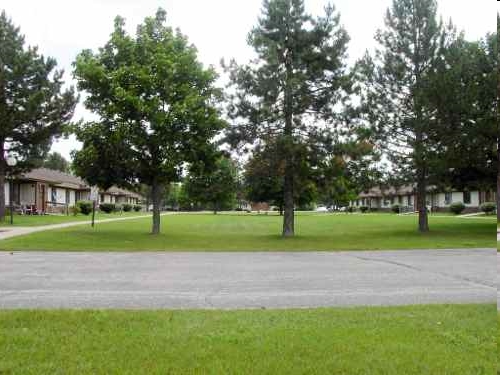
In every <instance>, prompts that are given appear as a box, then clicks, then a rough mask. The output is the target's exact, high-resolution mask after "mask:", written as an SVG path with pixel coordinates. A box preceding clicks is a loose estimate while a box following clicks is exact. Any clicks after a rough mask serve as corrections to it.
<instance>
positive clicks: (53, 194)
mask: <svg viewBox="0 0 500 375" xmlns="http://www.w3.org/2000/svg"><path fill="white" fill-rule="evenodd" d="M50 200H51V201H52V203H56V202H57V189H56V188H52V190H51V191H50Z"/></svg>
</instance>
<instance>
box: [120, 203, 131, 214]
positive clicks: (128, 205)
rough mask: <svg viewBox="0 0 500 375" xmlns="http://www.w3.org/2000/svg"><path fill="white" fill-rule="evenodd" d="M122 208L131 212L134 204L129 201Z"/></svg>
mask: <svg viewBox="0 0 500 375" xmlns="http://www.w3.org/2000/svg"><path fill="white" fill-rule="evenodd" d="M122 210H123V211H125V212H130V211H132V205H131V204H128V203H125V204H124V205H123V206H122Z"/></svg>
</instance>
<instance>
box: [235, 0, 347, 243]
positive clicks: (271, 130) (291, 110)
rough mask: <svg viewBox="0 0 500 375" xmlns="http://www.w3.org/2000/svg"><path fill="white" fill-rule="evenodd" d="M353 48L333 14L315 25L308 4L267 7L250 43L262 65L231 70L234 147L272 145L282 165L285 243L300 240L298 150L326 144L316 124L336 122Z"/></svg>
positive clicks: (289, 1) (284, 0)
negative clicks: (296, 206)
mask: <svg viewBox="0 0 500 375" xmlns="http://www.w3.org/2000/svg"><path fill="white" fill-rule="evenodd" d="M348 40H349V37H348V35H347V32H346V31H345V30H344V29H343V27H342V26H341V25H340V18H339V15H338V14H337V13H335V11H334V8H333V6H328V7H327V8H326V9H325V15H324V16H323V17H318V18H313V17H312V16H310V15H309V14H307V13H306V11H305V9H304V1H303V0H264V2H263V7H262V15H261V17H260V18H259V20H258V24H257V26H256V27H254V29H253V30H252V31H251V32H250V34H249V36H248V43H249V45H250V46H252V47H253V48H254V50H255V52H256V53H257V58H256V59H255V60H254V61H252V62H251V63H250V64H249V65H246V66H238V65H237V64H236V63H235V62H234V61H233V62H232V63H231V65H230V66H229V67H228V70H229V71H230V73H231V74H230V76H231V82H232V84H233V88H234V91H235V94H234V95H232V98H231V99H232V105H231V106H230V108H229V113H230V116H231V118H232V119H233V120H235V121H236V120H237V119H239V120H241V121H237V125H235V126H234V127H232V133H230V134H229V139H230V140H231V141H235V140H236V141H235V142H233V143H238V142H247V143H250V144H253V145H255V144H256V143H257V144H259V143H260V144H266V143H274V144H276V145H277V146H278V148H279V155H280V156H279V157H280V158H281V159H282V160H283V162H284V176H283V201H284V218H283V231H282V235H283V236H284V237H289V236H293V235H294V233H295V225H294V191H295V190H296V182H295V181H294V169H295V168H296V167H297V165H299V164H300V163H301V160H299V158H300V153H299V152H297V150H298V149H299V150H300V149H301V148H302V146H303V144H312V143H318V142H321V139H320V138H318V137H317V136H318V135H319V134H321V133H322V132H319V131H317V128H315V126H314V125H317V123H316V124H315V121H316V120H319V119H321V120H327V121H331V120H332V118H333V113H334V112H333V110H334V106H335V104H339V103H340V102H342V100H343V99H344V97H345V92H346V91H347V90H349V85H350V76H349V75H348V74H347V73H346V68H345V59H346V51H347V43H348ZM325 131H326V130H325ZM235 135H236V136H235ZM312 138H315V139H314V140H313V139H312Z"/></svg>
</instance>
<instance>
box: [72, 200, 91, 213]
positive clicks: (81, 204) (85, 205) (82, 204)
mask: <svg viewBox="0 0 500 375" xmlns="http://www.w3.org/2000/svg"><path fill="white" fill-rule="evenodd" d="M76 207H77V208H78V209H79V210H80V212H81V213H82V214H84V215H90V214H91V213H92V202H90V201H78V202H76Z"/></svg>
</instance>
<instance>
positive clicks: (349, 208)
mask: <svg viewBox="0 0 500 375" xmlns="http://www.w3.org/2000/svg"><path fill="white" fill-rule="evenodd" d="M355 211H356V207H354V206H347V209H346V212H351V213H352V212H355Z"/></svg>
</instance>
